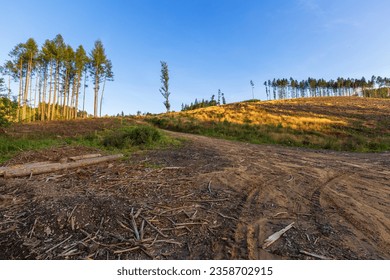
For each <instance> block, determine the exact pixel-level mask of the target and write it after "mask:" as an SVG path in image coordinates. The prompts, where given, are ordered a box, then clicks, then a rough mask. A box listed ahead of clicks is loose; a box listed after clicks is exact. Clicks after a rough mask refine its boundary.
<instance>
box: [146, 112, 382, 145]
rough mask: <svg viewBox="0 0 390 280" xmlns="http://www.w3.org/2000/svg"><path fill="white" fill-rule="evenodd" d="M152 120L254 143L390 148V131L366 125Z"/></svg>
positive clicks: (163, 125) (168, 126) (164, 125)
mask: <svg viewBox="0 0 390 280" xmlns="http://www.w3.org/2000/svg"><path fill="white" fill-rule="evenodd" d="M147 120H148V121H149V122H151V123H152V124H154V125H156V126H158V127H160V128H164V129H168V130H173V131H178V132H186V133H193V134H201V135H205V136H211V137H217V138H223V139H228V140H236V141H242V142H248V143H253V144H277V145H283V146H291V147H305V148H312V149H327V150H335V151H353V152H381V151H388V150H390V135H388V134H381V135H379V134H375V133H373V132H372V131H370V132H368V131H367V130H368V129H366V128H364V127H361V126H360V127H354V128H351V129H348V128H347V129H346V128H345V127H341V126H334V127H332V125H329V126H328V127H327V128H326V129H322V130H320V131H316V130H312V131H308V130H300V129H294V128H291V127H289V126H286V127H285V126H283V125H281V124H277V125H272V124H265V125H254V124H250V123H244V124H237V123H231V122H228V121H226V120H225V121H222V122H217V121H208V122H206V121H199V120H196V119H195V118H183V117H173V116H169V117H164V116H157V117H151V118H148V119H147Z"/></svg>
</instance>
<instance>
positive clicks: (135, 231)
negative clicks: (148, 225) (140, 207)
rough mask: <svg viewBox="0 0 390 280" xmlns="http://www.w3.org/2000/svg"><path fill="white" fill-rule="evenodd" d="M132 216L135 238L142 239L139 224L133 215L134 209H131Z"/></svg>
mask: <svg viewBox="0 0 390 280" xmlns="http://www.w3.org/2000/svg"><path fill="white" fill-rule="evenodd" d="M130 217H131V223H132V225H133V229H134V235H135V238H136V239H137V240H140V235H139V231H138V228H137V224H136V222H135V219H134V215H133V209H131V213H130Z"/></svg>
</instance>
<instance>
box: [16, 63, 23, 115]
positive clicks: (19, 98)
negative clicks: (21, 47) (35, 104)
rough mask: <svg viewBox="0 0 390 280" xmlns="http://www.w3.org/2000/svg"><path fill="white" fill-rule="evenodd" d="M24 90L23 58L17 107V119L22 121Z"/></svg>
mask: <svg viewBox="0 0 390 280" xmlns="http://www.w3.org/2000/svg"><path fill="white" fill-rule="evenodd" d="M22 91H23V60H20V68H19V94H18V109H17V113H16V115H17V119H18V121H19V122H20V120H21V119H20V106H21V102H22Z"/></svg>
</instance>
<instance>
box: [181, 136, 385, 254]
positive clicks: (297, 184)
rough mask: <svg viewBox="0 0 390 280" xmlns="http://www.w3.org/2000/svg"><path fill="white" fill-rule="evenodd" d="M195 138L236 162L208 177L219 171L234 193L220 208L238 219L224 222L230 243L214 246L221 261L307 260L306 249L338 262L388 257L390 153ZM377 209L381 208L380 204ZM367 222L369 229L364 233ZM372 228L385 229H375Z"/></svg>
mask: <svg viewBox="0 0 390 280" xmlns="http://www.w3.org/2000/svg"><path fill="white" fill-rule="evenodd" d="M186 137H187V136H186ZM188 138H189V139H191V140H193V141H194V142H196V143H197V145H199V144H201V145H202V147H207V148H208V149H213V150H215V151H217V152H218V153H219V155H220V156H221V157H220V160H221V162H222V161H224V160H226V161H227V160H228V161H229V164H228V166H227V165H225V167H224V168H223V169H222V170H219V171H218V172H215V173H214V172H213V171H211V172H209V173H207V174H208V176H211V175H210V174H214V175H213V176H215V177H213V182H214V180H216V181H218V182H220V186H221V189H225V190H229V191H230V193H232V196H231V201H228V202H226V203H225V204H224V205H223V208H220V209H219V210H218V211H221V213H224V214H225V215H229V216H231V217H235V219H234V220H229V221H225V224H226V226H227V227H228V230H226V231H224V233H225V232H228V233H227V234H224V242H219V241H218V240H216V241H215V248H217V249H216V251H215V252H216V253H218V256H219V257H218V258H224V259H284V258H294V259H302V258H307V256H303V255H301V254H300V253H299V251H300V250H307V251H309V252H313V253H317V254H319V255H325V256H327V257H330V258H335V259H358V258H363V259H372V258H384V257H386V256H389V253H388V251H389V250H388V249H389V242H388V241H386V239H388V236H389V234H386V230H388V229H389V228H390V223H389V222H390V217H389V215H388V214H386V212H387V210H386V209H388V208H386V207H385V206H386V205H389V204H390V203H389V198H390V192H387V191H386V186H388V183H386V182H388V181H387V178H385V177H384V173H385V174H386V172H387V171H385V172H384V170H386V168H387V170H388V167H389V166H390V161H389V159H388V158H387V157H386V154H379V155H377V154H368V155H362V154H353V153H338V152H333V151H331V152H328V151H312V150H305V149H297V148H284V147H277V146H258V145H251V144H245V143H237V142H230V141H226V140H219V139H210V138H207V137H202V136H196V135H189V136H188ZM378 160H379V161H380V162H379V163H378ZM364 185H365V186H366V187H364V188H363V186H364ZM344 186H346V187H344ZM359 193H362V194H363V195H364V198H359ZM234 198H236V199H234ZM376 204H377V205H379V206H380V207H376V208H375V207H373V205H376ZM370 207H371V208H372V209H371V208H370ZM362 209H364V210H362ZM374 210H375V211H376V212H375V211H374ZM364 211H366V212H364ZM293 221H294V222H295V225H294V226H293V228H292V229H290V230H289V231H288V232H287V233H286V234H284V235H283V236H282V238H280V240H278V241H277V242H275V243H274V244H273V245H272V246H271V247H269V248H267V249H266V250H263V249H262V244H263V242H264V240H265V239H266V238H267V237H268V236H269V235H271V234H273V233H274V232H276V231H279V230H280V229H282V228H284V227H285V226H287V225H288V224H289V223H291V222H293ZM361 222H364V228H366V229H367V230H366V229H361V228H359V227H361ZM370 223H373V225H372V227H373V228H378V229H377V230H373V231H370V228H371V227H370V226H368V225H370ZM364 233H367V236H365V235H364ZM375 233H376V235H375ZM366 238H367V239H369V240H368V241H367V242H366V241H364V239H366ZM359 244H361V245H362V246H360V247H359ZM367 244H369V245H367ZM376 244H379V245H376ZM363 245H364V246H363ZM361 247H364V250H363V249H362V248H361Z"/></svg>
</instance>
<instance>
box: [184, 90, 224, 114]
mask: <svg viewBox="0 0 390 280" xmlns="http://www.w3.org/2000/svg"><path fill="white" fill-rule="evenodd" d="M221 104H223V105H225V104H226V99H225V94H224V93H223V92H222V91H221V90H220V89H218V95H217V100H215V95H214V94H213V95H212V96H211V98H210V100H205V99H202V100H201V101H199V100H198V99H197V98H196V99H195V101H194V102H191V104H184V103H182V104H181V110H182V111H188V110H194V109H198V108H206V107H210V106H219V105H221Z"/></svg>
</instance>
